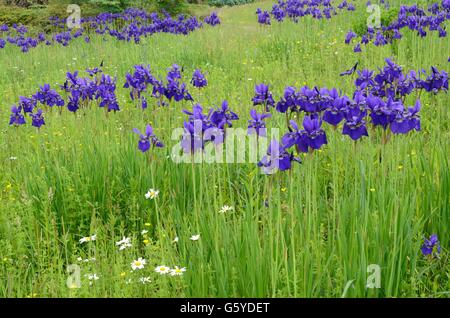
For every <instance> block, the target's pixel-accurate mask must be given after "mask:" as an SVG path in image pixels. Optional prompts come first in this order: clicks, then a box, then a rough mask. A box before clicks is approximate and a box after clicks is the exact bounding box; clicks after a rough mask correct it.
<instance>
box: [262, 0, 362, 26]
mask: <svg viewBox="0 0 450 318" xmlns="http://www.w3.org/2000/svg"><path fill="white" fill-rule="evenodd" d="M338 10H348V11H354V10H355V6H354V5H353V3H352V1H347V0H343V1H341V2H340V3H339V4H338V5H337V6H334V3H333V2H332V1H331V0H287V1H283V0H278V2H277V3H276V4H274V5H273V6H272V10H271V11H270V12H269V11H263V10H261V9H260V8H258V9H257V10H256V14H257V15H258V23H260V24H266V25H270V24H271V16H272V18H273V19H275V20H277V21H278V22H282V21H284V20H285V19H286V18H289V19H291V20H292V21H294V22H295V23H297V22H298V21H299V19H300V18H302V17H305V16H311V17H313V18H314V19H324V18H325V19H331V18H332V16H334V15H337V14H338Z"/></svg>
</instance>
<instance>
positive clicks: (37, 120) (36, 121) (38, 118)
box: [30, 109, 45, 128]
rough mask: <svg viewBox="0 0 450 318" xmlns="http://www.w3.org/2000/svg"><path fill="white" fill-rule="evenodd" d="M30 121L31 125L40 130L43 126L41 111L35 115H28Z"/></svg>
mask: <svg viewBox="0 0 450 318" xmlns="http://www.w3.org/2000/svg"><path fill="white" fill-rule="evenodd" d="M30 116H31V118H32V120H31V125H32V126H33V127H36V128H41V126H42V125H45V121H44V116H43V112H42V109H39V110H38V111H37V112H36V113H32V114H30Z"/></svg>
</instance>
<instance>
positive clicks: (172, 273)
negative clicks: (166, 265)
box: [170, 266, 186, 276]
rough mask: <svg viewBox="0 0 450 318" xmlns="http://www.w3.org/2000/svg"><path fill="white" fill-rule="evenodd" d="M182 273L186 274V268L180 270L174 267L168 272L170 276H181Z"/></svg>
mask: <svg viewBox="0 0 450 318" xmlns="http://www.w3.org/2000/svg"><path fill="white" fill-rule="evenodd" d="M184 272H186V267H181V268H180V267H178V266H175V268H173V269H171V270H170V276H182V275H183V273H184Z"/></svg>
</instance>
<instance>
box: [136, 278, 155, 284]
mask: <svg viewBox="0 0 450 318" xmlns="http://www.w3.org/2000/svg"><path fill="white" fill-rule="evenodd" d="M139 282H141V283H142V284H144V285H145V284H149V283H151V282H152V281H151V279H150V277H141V278H139Z"/></svg>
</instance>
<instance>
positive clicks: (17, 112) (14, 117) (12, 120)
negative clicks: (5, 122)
mask: <svg viewBox="0 0 450 318" xmlns="http://www.w3.org/2000/svg"><path fill="white" fill-rule="evenodd" d="M9 124H10V125H14V126H20V125H24V124H25V117H24V116H23V114H22V107H20V106H19V107H17V106H16V105H13V106H12V107H11V116H10V117H9Z"/></svg>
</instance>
